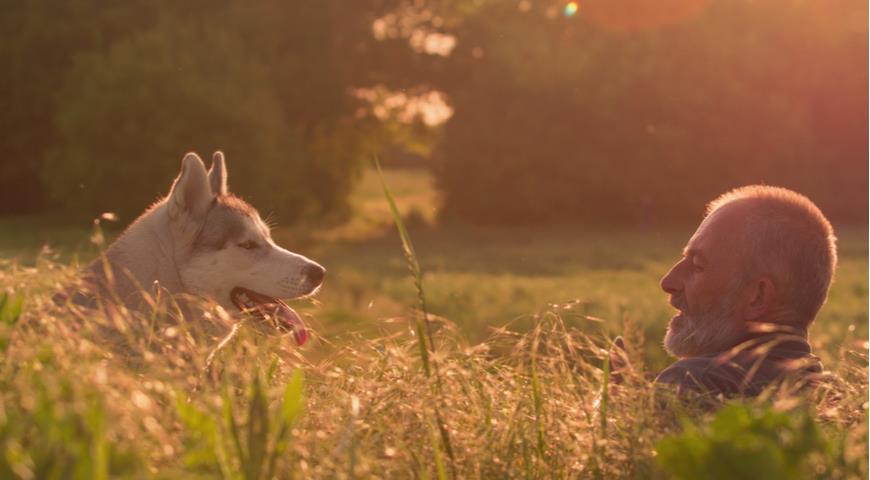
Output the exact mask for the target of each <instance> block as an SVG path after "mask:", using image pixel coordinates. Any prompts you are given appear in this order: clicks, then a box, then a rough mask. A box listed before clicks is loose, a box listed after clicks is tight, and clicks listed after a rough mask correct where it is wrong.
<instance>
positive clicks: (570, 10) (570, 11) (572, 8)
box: [565, 2, 578, 17]
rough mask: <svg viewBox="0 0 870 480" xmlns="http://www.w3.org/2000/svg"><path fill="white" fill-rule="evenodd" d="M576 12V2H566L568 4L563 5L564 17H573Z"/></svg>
mask: <svg viewBox="0 0 870 480" xmlns="http://www.w3.org/2000/svg"><path fill="white" fill-rule="evenodd" d="M577 10H578V7H577V2H568V4H567V5H565V16H566V17H573V16H574V14H576V13H577Z"/></svg>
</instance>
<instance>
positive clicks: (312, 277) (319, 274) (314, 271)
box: [302, 265, 326, 285]
mask: <svg viewBox="0 0 870 480" xmlns="http://www.w3.org/2000/svg"><path fill="white" fill-rule="evenodd" d="M302 273H303V275H305V278H307V279H308V283H310V284H311V285H320V284H321V283H323V275H324V274H326V269H325V268H323V267H321V266H320V265H306V266H305V269H304V270H302Z"/></svg>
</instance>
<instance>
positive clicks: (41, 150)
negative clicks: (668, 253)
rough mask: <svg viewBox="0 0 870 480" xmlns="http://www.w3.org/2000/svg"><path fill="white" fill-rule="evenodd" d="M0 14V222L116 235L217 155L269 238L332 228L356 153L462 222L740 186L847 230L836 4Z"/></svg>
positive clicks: (844, 62) (468, 0)
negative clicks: (813, 210) (423, 189)
mask: <svg viewBox="0 0 870 480" xmlns="http://www.w3.org/2000/svg"><path fill="white" fill-rule="evenodd" d="M2 4H3V6H2V8H0V28H2V30H3V31H4V42H2V43H0V59H2V60H3V63H4V65H5V66H6V68H5V71H4V72H3V74H2V75H0V100H2V105H3V107H4V108H2V109H0V127H2V129H3V135H2V136H0V147H2V151H3V155H2V156H0V214H18V213H33V212H44V211H61V212H66V213H69V214H72V215H73V217H86V218H92V217H94V216H96V215H98V214H99V213H100V212H102V211H106V210H113V211H115V212H116V213H118V214H120V215H121V217H122V220H124V219H126V220H130V219H132V217H133V216H134V215H136V214H137V213H138V212H139V211H141V209H142V207H143V205H145V204H147V203H148V202H149V201H152V200H154V199H156V198H157V197H158V196H159V195H161V194H164V193H165V190H166V189H167V187H168V185H169V182H170V181H171V179H172V176H173V175H174V174H175V173H176V171H177V168H178V165H179V161H180V159H181V156H182V155H183V154H184V153H185V152H186V151H189V150H195V151H199V152H200V153H201V154H204V155H208V154H210V153H211V151H212V150H214V149H218V148H220V149H222V150H224V152H225V153H226V155H227V158H228V163H229V168H230V170H231V171H232V172H231V173H232V175H231V181H232V186H231V187H232V189H233V190H234V191H236V192H238V193H240V194H241V195H243V196H244V197H245V198H248V199H249V200H251V201H252V202H254V203H255V204H256V205H257V206H258V207H260V208H261V209H263V210H265V211H269V212H274V213H276V214H277V216H278V218H279V220H280V221H281V222H282V223H289V222H292V221H294V220H298V219H300V218H304V217H306V216H323V215H332V214H341V213H343V212H347V211H348V208H349V206H348V205H347V197H348V193H349V192H350V189H351V188H352V186H353V182H354V180H355V178H356V177H357V175H358V173H359V172H360V169H361V167H362V166H363V165H364V164H365V163H366V162H367V161H368V159H369V158H370V156H371V153H373V152H379V151H381V152H394V151H410V152H415V153H417V154H422V155H423V156H424V157H426V158H425V160H423V164H424V165H425V166H427V167H430V168H432V170H433V172H434V173H435V175H436V178H437V180H438V185H439V187H440V188H441V189H442V190H443V192H444V193H445V198H446V207H445V211H444V213H445V215H448V216H451V217H456V218H460V219H464V220H466V221H471V222H476V223H518V222H521V223H542V222H543V223H575V222H583V223H589V224H593V223H614V224H621V223H631V224H637V223H644V222H651V223H661V222H680V221H685V220H690V219H696V218H697V216H698V215H699V214H700V212H701V209H702V208H703V203H704V202H705V201H707V200H709V199H710V198H711V197H712V196H715V195H716V194H718V193H721V192H722V191H724V190H726V189H728V188H731V187H734V186H738V185H742V184H745V183H770V184H778V185H784V186H787V187H791V188H794V189H797V190H799V191H802V192H804V193H806V194H808V195H810V196H811V197H813V198H814V199H816V200H817V201H818V203H819V204H820V206H822V208H823V209H824V210H825V211H826V212H828V213H829V214H830V215H831V216H833V217H835V218H839V219H843V220H852V221H866V218H867V200H866V195H867V176H868V175H867V166H868V151H867V105H868V97H867V80H868V77H867V71H868V65H867V25H866V22H865V21H863V20H864V19H866V17H867V4H866V2H862V1H859V0H830V1H826V2H815V1H805V0H768V1H765V2H757V1H752V0H667V1H664V2H650V1H649V0H620V1H612V0H611V1H604V0H587V1H586V2H576V3H575V4H574V5H575V8H573V9H568V8H566V7H567V2H557V1H553V0H538V1H532V0H522V1H516V2H515V1H499V0H438V1H436V0H427V1H419V0H417V1H411V0H355V1H354V2H352V3H350V2H342V1H340V0H320V1H315V0H287V1H280V0H257V1H253V2H245V3H244V4H241V3H239V2H232V1H230V0H215V1H209V2H206V1H204V0H192V1H187V2H169V1H166V0H156V1H145V0H130V1H127V2H100V1H99V0H69V1H66V2H54V1H50V0H16V1H11V0H5V1H2ZM360 89H369V90H370V91H379V92H387V93H390V92H399V93H401V94H402V97H401V98H405V99H407V98H411V97H413V96H414V95H416V94H424V93H426V92H430V91H439V92H443V94H444V98H446V99H447V102H448V104H449V106H450V108H451V110H452V112H453V115H452V117H450V118H449V120H448V121H447V122H446V123H445V124H443V125H432V124H430V123H427V122H425V121H424V118H423V117H424V116H423V115H422V114H415V115H410V116H409V115H401V114H394V113H395V112H394V111H393V110H385V109H384V108H383V107H384V106H383V105H378V104H377V102H379V101H382V100H383V95H374V94H371V95H360V94H359V92H360V91H361V90H360ZM387 96H389V95H387ZM394 99H395V97H394ZM394 106H395V105H394ZM399 107H401V105H400V106H399ZM378 108H380V110H378ZM399 110H401V108H399ZM385 111H386V112H387V113H383V112H385ZM378 112H380V113H378ZM405 113H407V109H406V112H405ZM418 113H419V112H418ZM385 155H386V156H387V157H389V156H390V155H389V154H385ZM387 160H389V158H387Z"/></svg>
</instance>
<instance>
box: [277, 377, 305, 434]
mask: <svg viewBox="0 0 870 480" xmlns="http://www.w3.org/2000/svg"><path fill="white" fill-rule="evenodd" d="M304 408H305V377H304V375H303V374H302V371H301V370H295V371H294V372H293V375H292V376H291V377H290V381H289V382H287V388H285V389H284V402H283V403H282V404H281V418H282V420H283V421H284V423H286V424H287V425H288V426H290V425H292V424H293V423H295V422H296V420H297V419H298V418H299V417H300V416H301V415H302V411H303V409H304Z"/></svg>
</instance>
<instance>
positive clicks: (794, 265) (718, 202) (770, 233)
mask: <svg viewBox="0 0 870 480" xmlns="http://www.w3.org/2000/svg"><path fill="white" fill-rule="evenodd" d="M735 202H740V203H743V202H751V203H750V204H748V207H749V208H747V212H748V213H747V215H746V230H745V234H746V240H747V241H746V243H745V244H744V245H745V246H746V250H744V254H745V256H744V259H745V261H746V262H747V263H746V268H747V269H746V271H745V275H746V276H745V277H744V280H746V281H749V280H751V278H749V277H756V276H762V275H767V276H769V277H771V278H772V279H773V281H774V284H775V286H776V288H777V290H778V291H779V292H780V294H781V295H782V298H783V303H784V304H785V305H786V306H787V307H789V308H790V309H791V310H793V312H794V314H795V317H796V318H795V319H794V320H795V322H796V323H797V326H800V327H807V326H809V324H810V323H812V321H813V320H814V319H815V317H816V314H817V313H818V311H819V309H820V308H821V307H822V305H823V304H824V303H825V300H826V299H827V297H828V288H829V287H830V286H831V281H832V279H833V277H834V269H835V268H836V265H837V237H835V236H834V229H833V228H832V227H831V223H830V222H829V221H828V219H827V218H825V215H824V214H822V211H821V210H819V207H817V206H816V204H814V203H813V202H812V201H811V200H810V199H809V198H807V197H805V196H803V195H801V194H799V193H797V192H794V191H792V190H789V189H786V188H782V187H771V186H767V185H749V186H745V187H740V188H737V189H734V190H731V191H730V192H727V193H725V194H723V195H721V196H719V197H718V198H716V199H715V200H713V201H712V202H710V203H709V204H708V205H707V216H708V217H709V216H710V215H711V214H712V213H713V212H715V211H716V210H718V209H720V208H722V207H724V206H726V205H729V204H732V203H735Z"/></svg>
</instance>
